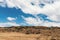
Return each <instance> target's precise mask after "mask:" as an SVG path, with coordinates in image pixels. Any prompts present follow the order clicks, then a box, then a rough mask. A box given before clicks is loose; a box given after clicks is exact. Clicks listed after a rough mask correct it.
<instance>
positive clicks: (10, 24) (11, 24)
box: [0, 22, 20, 27]
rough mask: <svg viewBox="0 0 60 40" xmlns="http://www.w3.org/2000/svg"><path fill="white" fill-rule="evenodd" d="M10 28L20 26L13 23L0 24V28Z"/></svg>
mask: <svg viewBox="0 0 60 40" xmlns="http://www.w3.org/2000/svg"><path fill="white" fill-rule="evenodd" d="M11 26H20V25H19V24H17V23H13V22H5V23H0V27H11Z"/></svg>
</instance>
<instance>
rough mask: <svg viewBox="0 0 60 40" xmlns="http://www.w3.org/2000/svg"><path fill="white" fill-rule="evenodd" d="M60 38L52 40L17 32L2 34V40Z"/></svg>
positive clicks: (38, 35) (42, 36)
mask: <svg viewBox="0 0 60 40" xmlns="http://www.w3.org/2000/svg"><path fill="white" fill-rule="evenodd" d="M59 38H60V37H59ZM59 38H58V37H55V38H52V36H46V35H42V34H22V33H16V32H10V33H8V32H6V33H0V40H60V39H59Z"/></svg>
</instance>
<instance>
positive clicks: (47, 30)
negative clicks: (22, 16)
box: [0, 27, 60, 40]
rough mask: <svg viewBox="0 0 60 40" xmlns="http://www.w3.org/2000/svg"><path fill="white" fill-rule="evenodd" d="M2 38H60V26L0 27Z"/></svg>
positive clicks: (3, 39)
mask: <svg viewBox="0 0 60 40" xmlns="http://www.w3.org/2000/svg"><path fill="white" fill-rule="evenodd" d="M0 40H60V28H59V27H9V28H7V27H6V28H0Z"/></svg>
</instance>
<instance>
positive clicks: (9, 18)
mask: <svg viewBox="0 0 60 40" xmlns="http://www.w3.org/2000/svg"><path fill="white" fill-rule="evenodd" d="M16 19H17V18H13V17H7V20H9V21H13V20H16Z"/></svg>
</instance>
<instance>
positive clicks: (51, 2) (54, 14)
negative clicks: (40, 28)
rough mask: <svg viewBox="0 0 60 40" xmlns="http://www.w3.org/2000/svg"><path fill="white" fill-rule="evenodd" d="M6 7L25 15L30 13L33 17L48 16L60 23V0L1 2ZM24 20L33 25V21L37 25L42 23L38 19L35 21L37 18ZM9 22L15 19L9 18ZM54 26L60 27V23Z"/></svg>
mask: <svg viewBox="0 0 60 40" xmlns="http://www.w3.org/2000/svg"><path fill="white" fill-rule="evenodd" d="M32 4H34V5H32ZM41 4H44V6H42V7H43V8H41ZM6 5H7V7H9V8H13V7H15V8H19V9H21V10H22V11H23V12H24V13H29V14H32V15H33V16H36V15H37V14H40V13H43V14H46V15H47V16H48V19H51V20H54V21H57V22H60V19H59V18H60V0H0V6H2V7H5V6H6ZM24 19H25V20H26V21H27V22H28V23H31V22H32V21H31V20H34V21H35V22H36V23H39V24H40V22H39V21H37V20H38V19H35V18H24ZM27 19H29V20H27ZM8 20H10V21H11V20H15V19H14V18H12V19H11V18H9V19H8ZM34 21H33V23H34ZM40 21H41V20H40ZM47 23H48V22H45V25H46V24H47ZM48 24H51V25H52V23H48ZM53 24H57V25H60V24H59V23H55V22H54V23H53ZM43 25H44V24H43ZM52 26H53V25H52Z"/></svg>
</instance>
